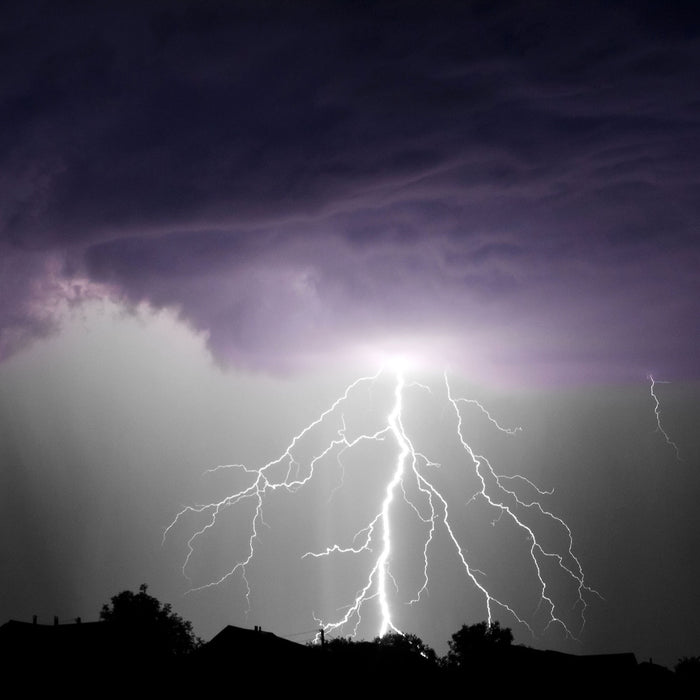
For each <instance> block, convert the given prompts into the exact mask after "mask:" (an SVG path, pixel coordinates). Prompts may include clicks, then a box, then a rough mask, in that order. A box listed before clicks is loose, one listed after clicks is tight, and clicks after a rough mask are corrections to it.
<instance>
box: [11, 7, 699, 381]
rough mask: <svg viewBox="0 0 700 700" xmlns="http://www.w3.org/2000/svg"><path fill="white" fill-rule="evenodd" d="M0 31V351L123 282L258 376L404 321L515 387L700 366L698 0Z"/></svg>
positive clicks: (129, 294)
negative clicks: (65, 306) (520, 381)
mask: <svg viewBox="0 0 700 700" xmlns="http://www.w3.org/2000/svg"><path fill="white" fill-rule="evenodd" d="M0 26H1V27H2V29H1V30H0V31H1V32H2V41H0V47H1V48H0V56H1V58H2V62H3V66H4V69H3V72H2V76H1V77H0V95H1V97H0V100H1V108H0V144H1V148H0V163H1V167H0V173H1V174H0V178H1V179H0V185H1V186H0V270H1V271H2V276H1V277H0V287H1V289H2V295H1V296H0V356H3V357H7V356H9V355H11V354H13V353H15V352H16V351H17V350H19V349H20V348H21V347H23V346H25V345H27V344H28V343H31V342H32V340H34V339H36V338H37V337H42V336H44V335H46V334H47V333H50V332H51V331H52V329H54V328H55V326H56V323H57V319H58V316H57V311H56V309H57V308H58V307H59V306H60V302H61V301H62V300H67V301H68V302H69V303H71V304H79V303H80V302H81V301H82V300H83V299H85V298H92V297H94V296H100V295H107V296H110V297H112V298H116V299H119V300H122V301H123V302H124V303H126V304H128V305H136V304H139V303H141V302H146V303H148V304H150V305H151V306H152V307H154V308H156V309H160V308H169V309H175V310H177V311H178V312H179V314H180V316H181V318H182V319H183V320H184V321H185V322H186V323H187V324H189V325H190V326H191V327H192V328H193V329H195V330H197V331H199V332H201V333H203V334H205V335H206V337H207V339H208V345H209V348H210V350H211V352H212V353H213V355H214V356H215V358H216V359H217V360H218V361H219V362H221V363H223V364H229V363H232V364H234V365H238V366H243V367H248V368H254V369H262V370H274V371H277V370H280V369H281V370H285V371H286V370H293V369H294V368H296V367H298V366H302V365H304V364H305V363H309V362H314V361H317V360H318V359H319V358H320V357H323V355H324V354H332V353H336V352H339V351H341V350H342V349H343V348H345V347H347V346H349V345H352V344H355V343H357V342H358V340H360V339H361V340H363V341H367V342H375V341H376V342H377V343H379V344H381V343H382V342H383V341H384V339H386V338H393V337H398V338H403V339H405V340H406V342H410V343H416V344H420V343H421V342H423V341H424V340H426V339H427V340H430V339H438V340H439V343H442V344H444V346H445V347H444V353H445V355H446V356H447V357H450V358H451V359H455V358H458V357H461V356H463V355H464V353H467V354H469V358H470V361H474V362H477V361H478V362H479V363H480V364H481V365H482V366H486V367H488V368H489V371H491V372H492V373H493V374H494V375H496V374H505V375H508V376H513V377H516V378H517V377H520V378H523V377H529V378H537V379H541V380H545V381H550V380H555V381H560V380H564V379H568V380H573V381H580V380H585V379H587V378H624V377H630V376H635V377H639V374H640V373H641V374H642V375H643V374H644V373H646V372H647V371H649V370H650V369H652V368H653V369H658V370H659V371H661V372H663V373H664V375H665V376H668V377H684V378H697V377H698V376H700V364H699V363H698V354H697V350H696V348H697V345H698V341H699V340H700V337H699V333H698V324H697V318H698V312H699V310H700V309H699V302H698V299H700V282H699V281H698V280H699V276H698V274H697V270H698V267H699V266H700V253H699V246H698V229H697V226H698V220H699V215H700V186H699V185H700V182H699V181H700V172H699V170H698V165H697V163H698V161H699V159H700V117H699V115H700V88H698V84H697V80H695V79H694V72H695V70H696V66H697V65H698V64H699V63H700V40H699V37H698V29H699V28H700V23H699V22H698V19H697V16H696V12H695V11H694V10H693V3H682V2H679V3H674V4H673V5H672V6H671V7H663V8H661V7H660V5H658V4H656V3H648V4H646V3H638V2H637V3H631V2H630V3H615V4H614V6H612V7H608V3H595V2H593V3H586V4H585V6H584V5H581V4H577V3H561V2H534V3H533V2H522V3H512V2H511V3H493V2H484V3H481V2H467V3H464V2H462V3H449V2H445V3H438V4H436V3H422V2H414V3H405V2H402V3H387V2H382V3H356V2H353V3H343V2H338V3H330V4H329V3H315V2H305V3H277V2H249V3H243V2H233V3H207V2H197V3H195V2H191V3H187V2H175V3H173V2H145V3H100V4H95V3H84V2H70V3H61V4H60V6H59V5H58V4H56V3H51V2H46V3H37V2H35V3H23V4H21V5H19V4H15V5H14V6H8V7H5V8H4V9H3V10H2V17H1V21H0ZM436 342H438V341H436Z"/></svg>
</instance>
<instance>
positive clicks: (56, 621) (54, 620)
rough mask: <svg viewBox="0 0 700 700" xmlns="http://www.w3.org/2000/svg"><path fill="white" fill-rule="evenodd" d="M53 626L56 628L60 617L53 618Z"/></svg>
mask: <svg viewBox="0 0 700 700" xmlns="http://www.w3.org/2000/svg"><path fill="white" fill-rule="evenodd" d="M53 624H54V627H55V626H56V625H57V624H58V615H54V616H53Z"/></svg>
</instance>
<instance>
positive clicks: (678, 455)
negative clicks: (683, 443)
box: [647, 374, 683, 462]
mask: <svg viewBox="0 0 700 700" xmlns="http://www.w3.org/2000/svg"><path fill="white" fill-rule="evenodd" d="M647 379H648V380H649V382H650V385H649V393H650V394H651V398H652V399H654V415H655V416H656V430H657V431H658V432H660V433H661V434H662V435H663V436H664V440H665V441H666V444H667V445H668V446H669V447H672V448H673V450H674V452H675V453H676V459H677V460H678V461H679V462H682V461H683V460H682V459H681V453H680V450H679V449H678V445H676V443H675V442H673V440H671V438H670V437H669V436H668V433H667V432H666V431H665V430H664V429H663V427H662V425H661V404H660V403H659V398H658V396H657V395H656V391H655V389H656V385H657V384H668V382H662V381H659V380H655V379H654V377H653V376H652V375H651V374H648V375H647Z"/></svg>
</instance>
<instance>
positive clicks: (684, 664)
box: [673, 656, 700, 685]
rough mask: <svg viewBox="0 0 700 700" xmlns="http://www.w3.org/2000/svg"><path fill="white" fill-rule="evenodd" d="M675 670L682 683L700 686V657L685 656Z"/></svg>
mask: <svg viewBox="0 0 700 700" xmlns="http://www.w3.org/2000/svg"><path fill="white" fill-rule="evenodd" d="M673 670H674V671H675V672H676V676H677V678H679V679H680V680H681V681H684V682H692V683H693V684H697V685H700V656H684V657H683V658H682V659H679V660H678V662H677V663H676V665H675V666H674V667H673Z"/></svg>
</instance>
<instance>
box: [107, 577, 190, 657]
mask: <svg viewBox="0 0 700 700" xmlns="http://www.w3.org/2000/svg"><path fill="white" fill-rule="evenodd" d="M147 591H148V586H147V585H146V584H145V583H143V584H141V586H139V592H138V593H133V592H132V591H122V592H121V593H118V594H117V595H115V596H113V597H112V598H111V603H110V604H105V605H103V606H102V611H101V612H100V619H101V620H103V621H105V622H109V623H111V624H114V625H119V627H120V628H121V632H122V635H123V636H124V637H125V638H128V639H130V640H132V641H131V646H132V649H133V650H134V651H144V652H147V653H148V654H149V655H152V656H182V655H184V654H188V653H190V652H192V651H194V650H195V649H196V648H197V647H199V645H200V644H201V643H202V640H201V639H199V638H198V637H196V636H195V634H194V632H193V631H192V623H191V622H189V621H188V620H183V619H182V618H181V617H180V616H179V615H178V614H177V613H174V612H173V611H172V607H171V605H170V604H169V603H167V604H165V605H163V604H162V603H161V602H160V601H159V600H158V599H157V598H154V597H153V596H151V595H148V592H147Z"/></svg>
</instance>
